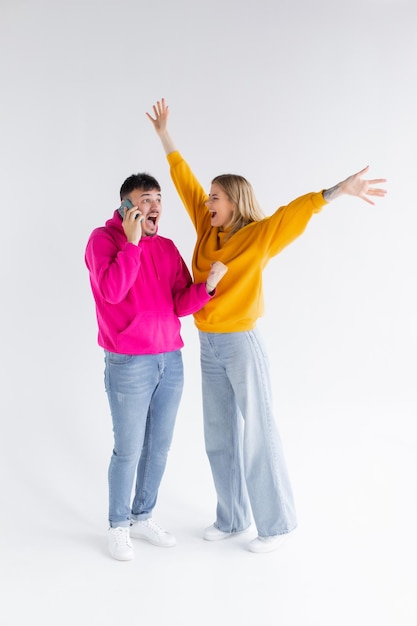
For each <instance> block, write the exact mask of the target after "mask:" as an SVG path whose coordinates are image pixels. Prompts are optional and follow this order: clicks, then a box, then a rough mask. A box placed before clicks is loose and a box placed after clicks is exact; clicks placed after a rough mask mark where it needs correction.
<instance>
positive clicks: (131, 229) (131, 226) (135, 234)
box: [122, 206, 145, 246]
mask: <svg viewBox="0 0 417 626" xmlns="http://www.w3.org/2000/svg"><path fill="white" fill-rule="evenodd" d="M144 219H145V218H144V217H143V215H142V213H141V212H140V211H139V208H138V207H137V206H134V207H132V208H131V209H125V216H124V218H123V222H122V226H123V230H124V231H125V235H126V239H127V240H128V242H129V243H133V244H135V246H137V245H138V243H139V241H140V240H141V238H142V222H143V220H144Z"/></svg>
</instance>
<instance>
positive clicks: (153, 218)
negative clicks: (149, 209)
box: [146, 215, 158, 226]
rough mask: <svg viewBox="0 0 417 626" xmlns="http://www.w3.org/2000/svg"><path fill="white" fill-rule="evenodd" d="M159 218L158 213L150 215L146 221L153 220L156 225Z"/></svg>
mask: <svg viewBox="0 0 417 626" xmlns="http://www.w3.org/2000/svg"><path fill="white" fill-rule="evenodd" d="M157 219H158V216H157V215H148V217H147V218H146V221H147V222H151V223H152V224H153V225H154V226H155V224H156V220H157Z"/></svg>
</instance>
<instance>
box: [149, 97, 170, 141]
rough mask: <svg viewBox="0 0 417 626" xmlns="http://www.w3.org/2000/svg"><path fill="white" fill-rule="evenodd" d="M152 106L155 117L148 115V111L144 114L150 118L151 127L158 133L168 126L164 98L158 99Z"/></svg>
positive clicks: (167, 110) (167, 112)
mask: <svg viewBox="0 0 417 626" xmlns="http://www.w3.org/2000/svg"><path fill="white" fill-rule="evenodd" d="M152 108H153V112H154V115H155V117H152V115H150V114H149V113H146V115H147V116H148V118H149V119H150V120H151V122H152V124H153V127H154V128H155V130H156V132H157V133H158V135H159V134H160V133H163V132H165V131H166V130H167V127H168V116H169V109H168V105H167V104H165V98H162V100H158V101H157V103H156V104H154V105H153V107H152Z"/></svg>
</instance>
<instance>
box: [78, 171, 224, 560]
mask: <svg viewBox="0 0 417 626" xmlns="http://www.w3.org/2000/svg"><path fill="white" fill-rule="evenodd" d="M120 198H121V200H122V206H121V207H120V209H118V210H116V211H115V212H114V214H113V217H112V218H111V219H109V220H108V221H107V222H106V224H105V226H103V227H100V228H96V229H95V230H94V231H93V232H92V233H91V235H90V237H89V240H88V243H87V247H86V252H85V262H86V265H87V268H88V270H89V273H90V283H91V289H92V292H93V296H94V300H95V305H96V314H97V322H98V343H99V345H100V346H101V347H102V348H103V349H104V353H105V388H106V393H107V396H108V400H109V405H110V410H111V415H112V421H113V434H114V449H113V454H112V457H111V460H110V466H109V472H108V481H109V526H110V528H109V552H110V554H111V556H113V557H114V558H115V559H118V560H121V561H127V560H131V559H132V558H133V557H134V552H133V547H132V543H131V540H130V538H131V537H134V538H139V539H144V540H147V541H149V542H150V543H152V544H154V545H157V546H162V547H171V546H174V545H175V543H176V540H175V537H174V536H173V535H172V534H171V533H168V532H166V531H165V530H164V529H163V528H161V526H159V525H158V524H157V523H156V522H155V521H154V520H153V518H152V512H153V509H154V506H155V503H156V499H157V494H158V489H159V485H160V482H161V479H162V476H163V473H164V470H165V466H166V461H167V455H168V450H169V447H170V444H171V440H172V435H173V430H174V424H175V418H176V414H177V410H178V406H179V403H180V399H181V394H182V389H183V364H182V355H181V348H182V346H183V345H184V344H183V341H182V338H181V335H180V329H181V324H180V320H179V319H178V318H179V317H181V316H184V315H189V314H192V313H194V312H195V311H197V310H199V309H200V308H202V307H203V306H204V305H205V304H206V302H208V301H209V300H210V299H211V298H212V297H214V296H215V293H216V292H215V288H216V285H217V284H218V282H219V281H220V280H221V278H222V277H223V275H224V274H225V273H226V271H227V267H226V266H225V265H223V264H222V263H214V264H213V265H212V267H211V270H210V273H209V275H208V277H207V281H206V283H198V284H193V283H192V279H191V276H190V273H189V271H188V269H187V267H186V265H185V263H184V261H183V259H182V257H181V255H180V253H179V252H178V250H177V248H176V247H175V245H174V243H173V242H172V241H171V240H170V239H166V238H165V237H161V236H160V235H159V234H158V224H159V220H160V217H161V213H162V204H161V188H160V185H159V183H158V182H157V180H156V179H155V178H153V177H152V176H150V175H149V174H145V173H139V174H133V175H132V176H129V178H127V179H126V180H125V181H124V183H123V185H122V187H121V189H120ZM122 215H123V217H122ZM135 475H136V486H135V489H134V497H133V502H132V503H131V493H132V487H133V482H134V479H135Z"/></svg>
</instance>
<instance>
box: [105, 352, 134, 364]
mask: <svg viewBox="0 0 417 626" xmlns="http://www.w3.org/2000/svg"><path fill="white" fill-rule="evenodd" d="M106 354H107V358H108V361H109V363H112V364H113V365H123V364H124V363H129V361H131V360H132V359H133V355H132V354H118V353H117V352H109V351H108V350H106Z"/></svg>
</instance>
